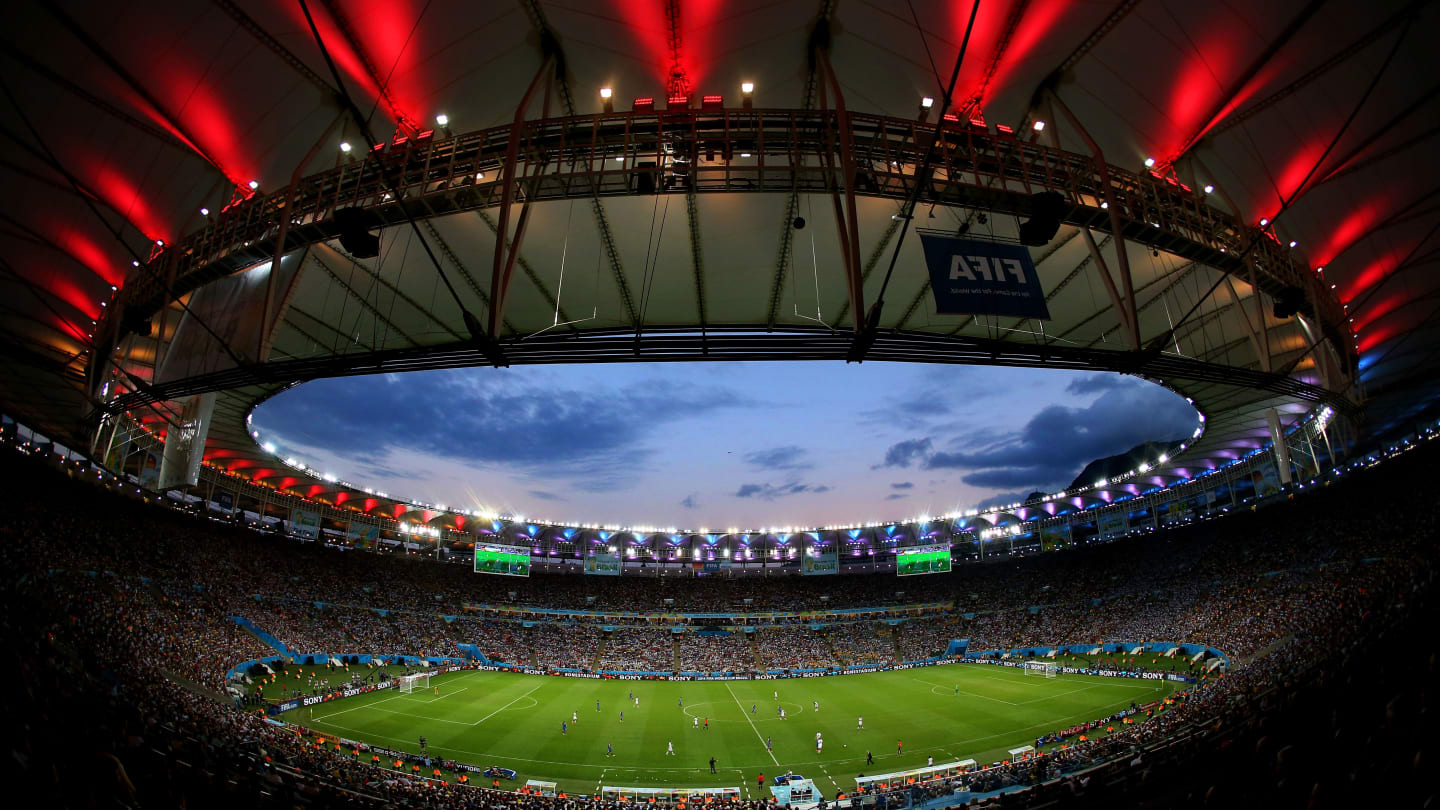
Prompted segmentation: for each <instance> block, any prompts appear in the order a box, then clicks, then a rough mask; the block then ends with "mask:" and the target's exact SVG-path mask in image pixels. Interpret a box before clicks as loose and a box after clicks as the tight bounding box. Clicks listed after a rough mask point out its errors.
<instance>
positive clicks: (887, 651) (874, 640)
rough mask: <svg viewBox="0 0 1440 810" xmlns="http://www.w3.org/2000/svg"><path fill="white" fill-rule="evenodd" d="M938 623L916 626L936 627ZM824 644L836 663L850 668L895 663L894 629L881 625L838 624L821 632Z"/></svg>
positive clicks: (861, 623) (934, 621) (925, 621)
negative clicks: (828, 648)
mask: <svg viewBox="0 0 1440 810" xmlns="http://www.w3.org/2000/svg"><path fill="white" fill-rule="evenodd" d="M939 621H940V620H939V619H917V620H916V622H917V623H920V622H924V623H927V624H929V623H939ZM824 635H825V639H826V641H828V642H830V649H831V650H833V651H834V653H835V655H836V657H838V658H839V660H840V663H841V664H843V665H845V666H851V667H877V666H887V665H890V664H894V663H896V661H895V628H893V627H891V626H890V625H888V624H886V623H885V622H854V623H850V624H838V625H835V626H833V627H828V628H826V629H825V630H824Z"/></svg>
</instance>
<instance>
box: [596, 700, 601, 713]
mask: <svg viewBox="0 0 1440 810" xmlns="http://www.w3.org/2000/svg"><path fill="white" fill-rule="evenodd" d="M595 713H596V714H599V713H600V701H598V700H597V701H595Z"/></svg>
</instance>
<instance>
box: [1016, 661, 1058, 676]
mask: <svg viewBox="0 0 1440 810" xmlns="http://www.w3.org/2000/svg"><path fill="white" fill-rule="evenodd" d="M1024 669H1025V674H1026V675H1033V676H1035V677H1036V678H1054V677H1055V676H1057V675H1059V674H1060V667H1058V666H1056V665H1054V664H1027V665H1026V666H1025V667H1024Z"/></svg>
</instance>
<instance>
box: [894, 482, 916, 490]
mask: <svg viewBox="0 0 1440 810" xmlns="http://www.w3.org/2000/svg"><path fill="white" fill-rule="evenodd" d="M890 488H891V489H914V488H915V484H914V483H913V482H911V481H901V482H899V483H896V484H891V485H890Z"/></svg>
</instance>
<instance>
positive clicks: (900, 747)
mask: <svg viewBox="0 0 1440 810" xmlns="http://www.w3.org/2000/svg"><path fill="white" fill-rule="evenodd" d="M903 753H905V743H904V742H903V741H901V740H896V741H895V755H896V756H899V755H901V754H903Z"/></svg>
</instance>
